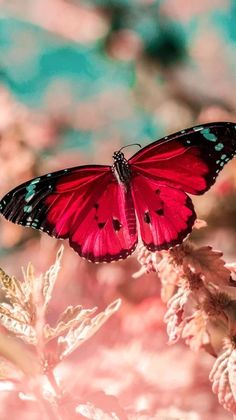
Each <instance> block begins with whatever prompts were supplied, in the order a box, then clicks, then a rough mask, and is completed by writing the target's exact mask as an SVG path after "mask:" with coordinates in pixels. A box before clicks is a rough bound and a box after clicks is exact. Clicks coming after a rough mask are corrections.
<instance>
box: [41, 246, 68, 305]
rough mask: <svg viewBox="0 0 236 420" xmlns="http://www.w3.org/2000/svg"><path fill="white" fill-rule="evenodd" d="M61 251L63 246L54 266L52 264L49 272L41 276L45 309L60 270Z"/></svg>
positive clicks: (62, 247)
mask: <svg viewBox="0 0 236 420" xmlns="http://www.w3.org/2000/svg"><path fill="white" fill-rule="evenodd" d="M63 251H64V246H63V245H62V246H61V247H60V248H59V250H58V252H57V256H56V261H55V264H53V265H52V266H51V267H50V268H49V270H48V271H47V272H46V273H45V274H44V275H43V276H42V281H43V296H44V307H45V308H46V307H47V305H48V303H49V302H50V300H51V297H52V292H53V288H54V285H55V281H56V279H57V276H58V273H59V270H60V268H61V259H62V256H63Z"/></svg>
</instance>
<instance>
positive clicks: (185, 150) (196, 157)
mask: <svg viewBox="0 0 236 420" xmlns="http://www.w3.org/2000/svg"><path fill="white" fill-rule="evenodd" d="M235 127H236V125H235V123H228V122H222V123H221V122H219V123H209V124H203V125H201V126H197V127H192V128H189V129H187V130H182V131H181V132H178V133H175V134H172V135H170V136H167V137H165V138H163V139H161V140H158V141H156V142H154V143H151V144H150V145H148V146H146V147H144V148H143V149H142V150H140V151H139V152H137V153H136V154H135V155H134V156H133V157H131V159H130V160H129V163H130V164H131V165H132V170H133V172H134V173H139V174H143V175H144V176H146V177H148V178H151V179H156V180H161V181H163V182H164V183H165V184H166V185H172V186H173V187H177V188H180V189H182V190H184V191H186V192H188V193H190V194H203V193H204V192H205V191H207V190H208V189H209V188H210V187H211V185H212V184H214V182H215V179H216V176H217V175H218V173H219V172H220V170H221V169H222V168H223V167H224V165H225V164H226V163H227V162H228V161H229V160H230V159H232V157H233V156H234V155H235V153H236V129H235Z"/></svg>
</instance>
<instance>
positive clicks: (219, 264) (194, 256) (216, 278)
mask: <svg viewBox="0 0 236 420" xmlns="http://www.w3.org/2000/svg"><path fill="white" fill-rule="evenodd" d="M222 255H223V254H222V252H220V251H214V250H213V249H212V248H211V247H210V246H204V247H201V248H197V249H193V250H192V251H191V252H190V253H188V254H187V253H186V254H185V257H184V266H186V265H187V266H189V267H190V269H191V270H192V271H193V272H195V273H200V274H202V278H203V280H204V281H205V285H206V286H207V285H208V284H209V283H213V284H215V285H217V286H221V285H228V284H229V281H230V271H229V270H228V269H227V268H226V267H225V262H224V260H222V258H221V257H222Z"/></svg>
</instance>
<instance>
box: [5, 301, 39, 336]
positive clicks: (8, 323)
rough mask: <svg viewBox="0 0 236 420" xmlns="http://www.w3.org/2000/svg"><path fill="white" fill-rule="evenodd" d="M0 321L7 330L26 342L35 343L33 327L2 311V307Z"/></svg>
mask: <svg viewBox="0 0 236 420" xmlns="http://www.w3.org/2000/svg"><path fill="white" fill-rule="evenodd" d="M0 322H1V324H2V325H3V326H4V327H5V328H6V329H7V330H8V331H10V332H12V333H14V334H15V335H16V336H17V337H19V338H21V339H22V340H24V341H25V342H26V343H29V344H36V343H37V339H36V333H35V330H34V328H33V327H32V326H31V325H29V324H27V323H25V322H21V321H19V320H17V319H15V318H13V317H12V316H11V314H9V313H8V312H7V311H4V310H3V308H0Z"/></svg>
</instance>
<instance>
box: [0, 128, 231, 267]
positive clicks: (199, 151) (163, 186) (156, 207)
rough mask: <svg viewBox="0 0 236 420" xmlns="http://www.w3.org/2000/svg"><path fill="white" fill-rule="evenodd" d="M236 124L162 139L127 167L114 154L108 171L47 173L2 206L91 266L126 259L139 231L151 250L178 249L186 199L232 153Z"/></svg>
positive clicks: (188, 225)
mask: <svg viewBox="0 0 236 420" xmlns="http://www.w3.org/2000/svg"><path fill="white" fill-rule="evenodd" d="M235 127H236V125H235V124H234V123H230V122H222V123H221V122H220V123H219V122H217V123H210V124H204V125H202V126H197V127H193V128H189V129H187V130H182V131H181V132H179V133H175V134H172V135H171V136H167V137H164V138H163V139H161V140H158V141H155V142H154V143H151V144H149V145H148V146H146V147H144V148H143V149H141V150H140V151H138V152H137V153H136V154H135V155H134V156H132V157H131V158H130V159H129V160H126V159H125V157H124V154H123V153H122V152H121V150H119V151H118V152H115V153H114V155H113V159H114V163H113V165H112V166H105V165H86V166H77V167H75V168H69V169H64V170H61V171H58V172H54V173H51V174H47V175H44V176H41V177H39V178H35V179H33V180H31V181H28V182H25V183H24V184H22V185H20V186H18V187H16V188H15V189H14V190H12V191H10V192H9V193H8V194H6V195H5V197H4V198H3V199H2V200H1V201H0V212H1V213H2V214H3V216H5V217H6V219H8V220H11V221H12V222H14V223H18V224H21V225H24V226H31V227H33V228H36V229H39V230H42V231H44V232H47V233H48V234H49V235H50V236H53V237H56V238H63V239H66V238H69V242H70V245H71V247H72V248H73V249H74V250H75V251H76V252H77V253H78V254H79V255H80V256H81V257H84V258H86V259H88V260H90V261H92V262H104V261H105V262H111V261H115V260H119V259H121V258H123V259H124V258H126V257H127V256H128V255H130V254H132V252H133V251H134V250H135V248H136V246H137V242H138V231H139V232H140V236H141V238H142V241H143V243H144V245H145V246H146V248H147V249H149V250H150V251H157V250H161V249H168V248H170V247H173V246H175V245H177V244H180V243H181V242H182V241H183V239H184V238H185V237H186V236H187V235H188V233H190V232H191V230H192V226H193V223H194V221H195V219H196V214H195V211H194V207H193V204H192V201H191V199H190V197H189V196H188V195H187V194H186V192H187V193H190V194H203V193H204V192H205V191H207V190H208V189H209V188H210V186H211V185H212V184H213V183H214V182H215V178H216V176H217V174H218V172H219V171H220V170H221V169H222V168H223V166H224V165H225V163H227V162H228V161H229V160H230V159H231V158H232V157H233V156H234V154H235V153H236V129H235Z"/></svg>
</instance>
